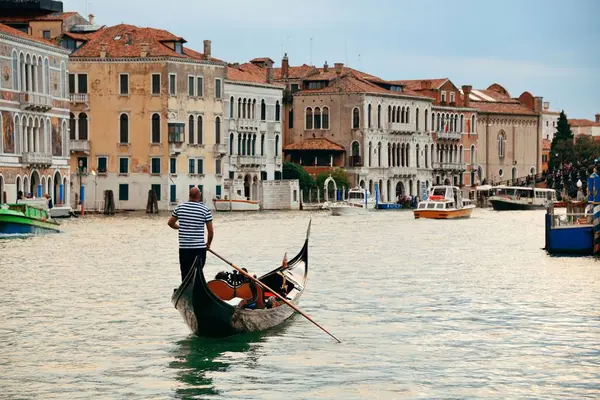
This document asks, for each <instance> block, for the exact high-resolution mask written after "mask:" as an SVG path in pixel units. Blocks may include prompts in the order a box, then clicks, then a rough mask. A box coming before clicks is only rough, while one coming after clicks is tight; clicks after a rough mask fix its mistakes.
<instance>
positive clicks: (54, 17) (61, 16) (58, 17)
mask: <svg viewBox="0 0 600 400" xmlns="http://www.w3.org/2000/svg"><path fill="white" fill-rule="evenodd" d="M76 14H77V13H76V12H73V11H69V12H55V13H52V14H47V15H42V16H40V17H36V18H33V21H64V20H66V19H67V18H69V17H72V16H73V15H76Z"/></svg>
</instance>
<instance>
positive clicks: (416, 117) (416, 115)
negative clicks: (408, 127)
mask: <svg viewBox="0 0 600 400" xmlns="http://www.w3.org/2000/svg"><path fill="white" fill-rule="evenodd" d="M415 119H416V129H417V131H418V130H419V109H418V108H417V111H416V113H415Z"/></svg>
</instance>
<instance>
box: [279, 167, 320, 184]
mask: <svg viewBox="0 0 600 400" xmlns="http://www.w3.org/2000/svg"><path fill="white" fill-rule="evenodd" d="M282 169H283V179H298V181H299V182H300V189H310V188H311V187H314V186H315V180H314V179H313V177H312V176H310V175H309V174H308V172H306V171H305V170H304V168H302V167H301V166H300V165H298V164H294V163H292V162H284V163H283V168H282Z"/></svg>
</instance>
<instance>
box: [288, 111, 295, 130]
mask: <svg viewBox="0 0 600 400" xmlns="http://www.w3.org/2000/svg"><path fill="white" fill-rule="evenodd" d="M293 127H294V109H293V108H290V111H288V128H290V129H292V128H293Z"/></svg>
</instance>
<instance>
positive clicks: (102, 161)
mask: <svg viewBox="0 0 600 400" xmlns="http://www.w3.org/2000/svg"><path fill="white" fill-rule="evenodd" d="M107 166H108V157H98V173H99V174H103V173H104V174H105V173H106V170H107Z"/></svg>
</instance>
